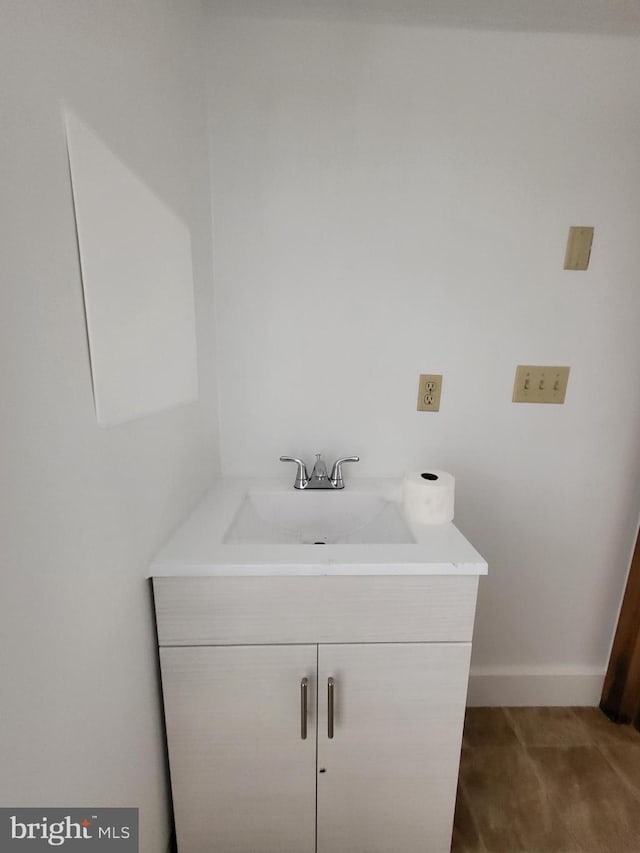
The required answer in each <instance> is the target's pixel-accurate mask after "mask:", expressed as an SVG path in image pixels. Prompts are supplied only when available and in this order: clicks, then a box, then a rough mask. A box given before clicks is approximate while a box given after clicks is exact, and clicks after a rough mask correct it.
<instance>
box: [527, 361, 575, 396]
mask: <svg viewBox="0 0 640 853" xmlns="http://www.w3.org/2000/svg"><path fill="white" fill-rule="evenodd" d="M569 370H570V368H568V367H552V366H549V365H539V364H519V365H518V367H517V368H516V379H515V382H514V385H513V402H514V403H564V398H565V394H566V393H567V383H568V382H569Z"/></svg>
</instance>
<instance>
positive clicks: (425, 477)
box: [402, 469, 456, 524]
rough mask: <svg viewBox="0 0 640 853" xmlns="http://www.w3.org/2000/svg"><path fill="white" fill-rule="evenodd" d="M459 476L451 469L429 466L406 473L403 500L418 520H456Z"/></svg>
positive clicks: (410, 515)
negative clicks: (455, 507) (441, 469)
mask: <svg viewBox="0 0 640 853" xmlns="http://www.w3.org/2000/svg"><path fill="white" fill-rule="evenodd" d="M455 483H456V481H455V478H454V476H453V474H449V473H448V472H447V471H438V470H433V469H431V470H429V469H425V470H424V471H416V472H413V473H411V474H406V475H405V477H404V479H403V481H402V502H403V506H404V511H405V514H406V516H407V519H408V520H409V521H412V522H413V523H414V524H445V523H446V522H448V521H453V503H454V496H455Z"/></svg>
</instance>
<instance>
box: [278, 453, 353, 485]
mask: <svg viewBox="0 0 640 853" xmlns="http://www.w3.org/2000/svg"><path fill="white" fill-rule="evenodd" d="M280 461H281V462H295V463H296V465H297V466H298V470H297V473H296V479H295V482H294V484H293V488H294V489H344V480H343V479H342V464H343V462H359V461H360V457H359V456H343V457H342V458H341V459H337V460H336V461H335V462H334V464H333V468H332V469H331V476H329V474H328V472H327V466H326V465H325V463H324V459H323V458H322V454H320V453H316V464H315V465H314V466H313V471H312V472H311V476H309V474H308V472H307V466H306V465H305V463H304V462H303V461H302V459H296V458H295V456H281V457H280Z"/></svg>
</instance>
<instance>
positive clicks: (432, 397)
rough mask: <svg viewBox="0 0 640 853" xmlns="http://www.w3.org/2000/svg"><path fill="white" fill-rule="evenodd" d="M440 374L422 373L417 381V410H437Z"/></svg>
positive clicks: (440, 390) (438, 408) (438, 409)
mask: <svg viewBox="0 0 640 853" xmlns="http://www.w3.org/2000/svg"><path fill="white" fill-rule="evenodd" d="M441 394H442V374H439V373H422V374H421V375H420V382H419V383H418V411H419V412H439V411H440V395H441Z"/></svg>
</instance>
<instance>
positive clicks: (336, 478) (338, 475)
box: [330, 456, 360, 489]
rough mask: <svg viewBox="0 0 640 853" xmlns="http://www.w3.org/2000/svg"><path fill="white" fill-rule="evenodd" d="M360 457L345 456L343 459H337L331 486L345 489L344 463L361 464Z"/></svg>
mask: <svg viewBox="0 0 640 853" xmlns="http://www.w3.org/2000/svg"><path fill="white" fill-rule="evenodd" d="M359 461H360V457H359V456H343V457H342V459H336V461H335V462H334V464H333V468H332V469H331V477H330V479H331V485H332V486H333V488H334V489H344V480H343V479H342V463H343V462H359Z"/></svg>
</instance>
